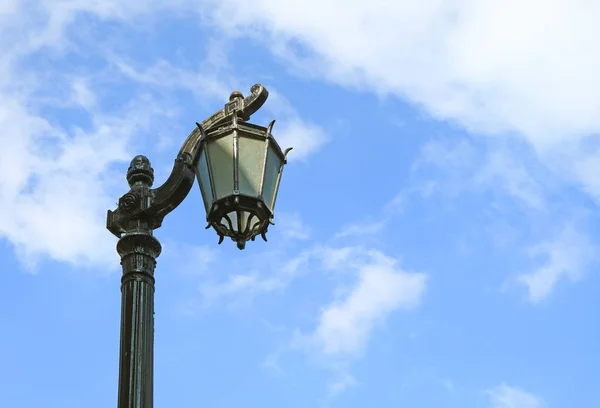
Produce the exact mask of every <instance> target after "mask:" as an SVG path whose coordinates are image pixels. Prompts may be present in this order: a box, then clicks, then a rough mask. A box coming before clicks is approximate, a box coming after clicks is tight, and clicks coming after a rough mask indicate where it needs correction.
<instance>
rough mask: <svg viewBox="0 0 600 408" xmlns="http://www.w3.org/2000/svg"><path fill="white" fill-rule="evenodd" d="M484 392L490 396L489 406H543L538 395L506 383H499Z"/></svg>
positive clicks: (523, 407)
mask: <svg viewBox="0 0 600 408" xmlns="http://www.w3.org/2000/svg"><path fill="white" fill-rule="evenodd" d="M486 393H487V395H488V396H489V398H490V404H491V405H490V408H542V407H543V406H544V404H543V402H542V400H541V398H540V397H538V396H536V395H534V394H531V393H529V392H527V391H524V390H523V389H521V388H518V387H514V386H510V385H507V384H500V385H498V386H497V387H494V388H492V389H490V390H488V391H487V392H486Z"/></svg>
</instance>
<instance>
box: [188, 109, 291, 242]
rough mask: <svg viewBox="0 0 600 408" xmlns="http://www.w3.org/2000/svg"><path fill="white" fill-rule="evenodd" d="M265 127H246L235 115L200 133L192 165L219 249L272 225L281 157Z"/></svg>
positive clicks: (281, 167)
mask: <svg viewBox="0 0 600 408" xmlns="http://www.w3.org/2000/svg"><path fill="white" fill-rule="evenodd" d="M274 123H275V121H272V122H271V123H270V124H269V126H268V127H266V128H265V127H263V126H258V125H254V124H251V123H248V122H245V121H244V120H243V119H242V118H241V117H239V116H238V115H237V114H233V115H232V116H231V117H230V118H229V119H228V120H226V121H223V122H221V123H219V125H217V126H215V127H214V128H211V129H208V130H207V132H206V133H204V131H203V129H202V128H201V126H200V125H198V127H199V128H200V131H201V132H202V137H201V138H200V140H199V150H198V155H197V156H196V157H197V159H196V162H195V165H194V169H195V173H196V178H197V179H198V184H199V186H200V191H201V193H202V199H203V200H204V206H205V208H206V220H207V222H208V225H207V227H206V228H210V227H211V226H212V227H213V228H214V229H215V231H216V232H217V234H218V235H219V244H220V243H221V242H223V239H224V237H230V238H231V239H232V241H235V242H236V243H237V246H238V248H239V249H244V247H245V245H246V241H248V240H252V241H254V239H255V238H256V236H257V235H261V236H262V238H263V239H264V240H265V241H266V240H267V238H266V233H267V229H268V227H269V224H273V221H272V220H273V216H274V212H273V211H274V208H275V200H276V198H277V191H278V189H279V181H280V180H281V173H282V171H283V166H284V164H286V155H287V153H288V152H289V151H290V150H291V148H290V149H287V150H286V151H285V152H282V150H281V148H280V147H279V144H277V141H275V139H274V138H273V136H272V135H271V130H272V128H273V124H274Z"/></svg>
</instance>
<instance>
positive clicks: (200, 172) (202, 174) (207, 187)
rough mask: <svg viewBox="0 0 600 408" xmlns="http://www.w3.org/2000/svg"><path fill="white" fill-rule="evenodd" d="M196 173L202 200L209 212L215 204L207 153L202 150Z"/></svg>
mask: <svg viewBox="0 0 600 408" xmlns="http://www.w3.org/2000/svg"><path fill="white" fill-rule="evenodd" d="M196 173H197V176H198V180H199V181H200V183H199V185H200V192H201V193H202V199H203V200H204V207H205V208H206V211H207V212H208V211H209V210H210V207H211V205H212V202H213V194H212V187H211V184H210V175H209V173H208V162H207V160H206V151H205V150H204V149H202V152H201V153H200V158H199V159H198V164H197V169H196Z"/></svg>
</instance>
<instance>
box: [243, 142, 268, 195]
mask: <svg viewBox="0 0 600 408" xmlns="http://www.w3.org/2000/svg"><path fill="white" fill-rule="evenodd" d="M241 136H242V137H240V140H239V147H240V150H239V156H238V157H239V164H238V169H239V173H238V180H239V190H240V193H241V194H245V195H249V196H253V197H258V195H259V194H260V182H261V180H262V171H263V164H264V162H265V143H266V141H265V140H264V139H263V140H261V139H255V138H252V137H248V136H244V135H243V134H242V135H241Z"/></svg>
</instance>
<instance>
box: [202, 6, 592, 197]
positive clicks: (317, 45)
mask: <svg viewBox="0 0 600 408" xmlns="http://www.w3.org/2000/svg"><path fill="white" fill-rule="evenodd" d="M203 5H204V6H203V7H202V6H201V9H202V10H203V11H204V12H205V13H206V14H207V15H209V16H210V17H211V19H210V22H211V23H212V24H215V25H217V26H218V27H220V28H221V29H222V30H223V31H224V32H225V33H228V34H230V35H235V36H244V35H246V36H250V37H252V38H254V39H259V40H262V41H263V43H264V44H265V45H266V46H268V47H270V48H271V50H272V51H273V52H274V53H275V54H277V55H279V56H281V57H282V58H284V59H286V60H287V62H289V64H288V66H290V69H291V70H292V71H293V72H294V73H301V74H303V75H307V76H310V77H315V78H320V79H322V78H327V79H328V80H329V81H331V82H334V83H338V84H342V85H344V86H347V87H350V88H358V89H361V90H367V91H373V92H376V93H379V94H392V95H395V96H397V97H399V98H402V99H405V100H407V101H408V102H410V103H413V104H415V105H417V106H419V107H422V108H424V109H425V110H426V111H427V112H429V113H430V114H431V115H433V116H434V117H437V118H440V119H448V120H450V121H452V122H455V123H458V124H460V125H462V126H463V127H465V128H467V129H469V130H472V131H474V132H478V133H487V134H515V133H516V134H520V135H522V136H524V137H525V139H526V140H527V141H529V142H530V143H531V144H532V145H533V146H534V147H535V148H536V149H537V150H538V151H539V152H540V158H541V159H542V160H543V162H544V164H545V165H547V166H549V167H550V168H552V169H554V170H555V171H556V176H559V177H561V178H564V177H567V176H569V177H574V178H575V181H576V182H577V183H581V184H583V185H584V188H586V190H587V191H588V192H591V193H592V194H593V195H594V196H595V197H600V184H598V183H596V182H595V181H594V180H595V179H596V177H595V175H596V174H597V171H595V170H596V169H597V167H598V166H596V165H595V164H594V163H595V162H596V161H597V160H596V157H597V156H598V152H597V151H594V153H593V154H591V152H590V151H589V150H587V149H580V148H574V147H573V146H580V144H581V143H584V142H585V140H587V139H594V137H595V136H591V135H594V134H598V133H599V132H600V116H599V115H598V114H597V111H598V107H599V106H600V93H598V92H596V89H598V88H600V77H599V76H598V75H597V71H598V68H599V67H600V52H599V51H598V49H597V46H596V43H595V39H596V38H598V37H599V36H600V26H598V24H597V21H598V20H599V19H600V4H599V3H597V2H594V1H590V0H574V1H572V0H556V1H552V2H544V1H542V0H525V1H523V0H519V1H517V0H510V1H509V2H503V3H502V4H501V5H500V3H498V2H495V1H493V0H477V1H474V0H452V1H441V0H436V1H428V2H424V1H420V0H399V1H394V2H390V1H388V0H374V1H372V2H363V1H358V0H350V1H345V2H343V4H342V3H341V2H339V1H337V0H324V1H321V0H319V1H317V0H308V1H307V0H290V1H286V2H280V1H277V0H258V1H255V2H252V3H247V2H243V1H240V0H223V1H218V2H216V1H211V2H208V3H203ZM315 10H318V12H315ZM566 150H570V151H572V152H571V153H572V154H568V155H567V154H564V152H565V151H566ZM557 154H560V156H561V159H562V160H555V158H556V155H557ZM571 168H576V169H575V170H569V171H564V169H571ZM518 172H519V170H514V171H513V173H514V174H513V175H514V176H515V177H519V174H518ZM530 187H534V189H535V186H533V185H531V183H529V182H528V181H526V180H524V181H523V182H517V183H512V184H510V185H509V188H510V190H511V191H512V194H515V195H517V196H520V198H521V199H522V200H525V201H527V202H528V203H529V205H532V206H540V205H541V204H540V202H539V199H538V198H537V197H535V195H534V194H533V193H531V191H529V192H525V193H524V189H529V188H530ZM590 189H591V191H590Z"/></svg>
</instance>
